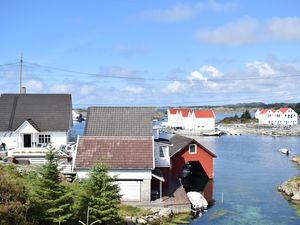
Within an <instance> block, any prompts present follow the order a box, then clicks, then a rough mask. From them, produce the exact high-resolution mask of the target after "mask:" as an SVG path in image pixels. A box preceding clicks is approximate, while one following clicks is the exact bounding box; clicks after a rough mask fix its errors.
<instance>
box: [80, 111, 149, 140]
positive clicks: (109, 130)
mask: <svg viewBox="0 0 300 225" xmlns="http://www.w3.org/2000/svg"><path fill="white" fill-rule="evenodd" d="M154 112H155V109H154V108H153V107H90V108H89V109H88V114H87V122H86V126H85V132H84V136H124V137H144V136H152V130H153V128H152V126H153V125H152V119H153V116H154Z"/></svg>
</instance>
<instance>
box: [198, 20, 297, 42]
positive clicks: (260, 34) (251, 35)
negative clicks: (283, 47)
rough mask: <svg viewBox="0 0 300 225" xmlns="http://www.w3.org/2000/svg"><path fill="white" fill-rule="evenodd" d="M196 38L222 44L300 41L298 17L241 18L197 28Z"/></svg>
mask: <svg viewBox="0 0 300 225" xmlns="http://www.w3.org/2000/svg"><path fill="white" fill-rule="evenodd" d="M195 35H196V38H197V39H198V40H199V41H200V42H203V43H207V44H213V45H223V46H241V45H246V44H253V43H261V42H265V41H272V40H277V41H278V40H280V41H291V42H297V43H298V42H300V17H275V18H272V19H269V20H266V21H259V20H257V19H255V18H252V17H245V18H241V19H239V20H237V21H234V22H230V23H226V24H224V25H222V26H219V27H216V28H210V29H203V28H202V29H199V30H198V31H197V32H196V34H195Z"/></svg>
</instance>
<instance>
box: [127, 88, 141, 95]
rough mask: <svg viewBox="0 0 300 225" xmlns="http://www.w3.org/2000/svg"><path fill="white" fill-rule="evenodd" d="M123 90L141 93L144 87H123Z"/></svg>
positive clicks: (130, 92)
mask: <svg viewBox="0 0 300 225" xmlns="http://www.w3.org/2000/svg"><path fill="white" fill-rule="evenodd" d="M123 91H125V92H127V93H129V94H141V93H143V92H144V91H145V88H142V87H125V88H124V89H123Z"/></svg>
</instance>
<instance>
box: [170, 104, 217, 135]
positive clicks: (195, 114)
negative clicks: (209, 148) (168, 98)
mask: <svg viewBox="0 0 300 225" xmlns="http://www.w3.org/2000/svg"><path fill="white" fill-rule="evenodd" d="M168 127H173V128H182V129H187V130H214V129H215V113H214V112H213V111H212V110H193V109H189V108H170V109H168Z"/></svg>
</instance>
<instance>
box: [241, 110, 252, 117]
mask: <svg viewBox="0 0 300 225" xmlns="http://www.w3.org/2000/svg"><path fill="white" fill-rule="evenodd" d="M241 119H251V115H250V113H249V111H248V110H246V111H245V112H244V113H243V114H242V115H241Z"/></svg>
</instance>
